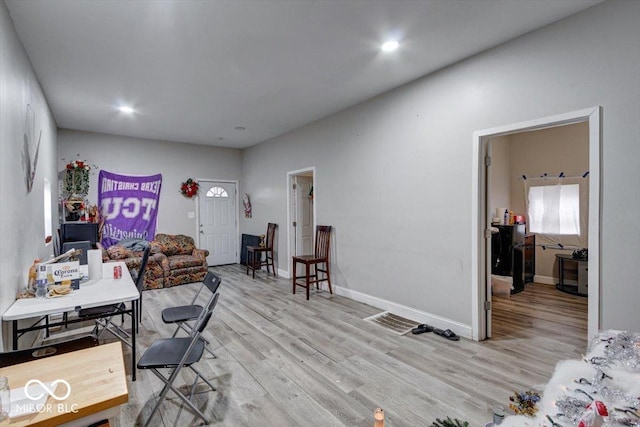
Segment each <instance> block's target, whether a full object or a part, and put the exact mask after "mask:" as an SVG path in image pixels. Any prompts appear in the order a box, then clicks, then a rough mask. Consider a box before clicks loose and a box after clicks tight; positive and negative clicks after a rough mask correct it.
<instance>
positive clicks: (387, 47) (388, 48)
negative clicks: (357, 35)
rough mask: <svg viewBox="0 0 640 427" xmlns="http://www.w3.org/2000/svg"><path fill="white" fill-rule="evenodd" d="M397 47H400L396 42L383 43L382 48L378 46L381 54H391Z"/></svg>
mask: <svg viewBox="0 0 640 427" xmlns="http://www.w3.org/2000/svg"><path fill="white" fill-rule="evenodd" d="M398 47H400V43H398V42H397V41H396V40H389V41H387V42H384V43H383V44H382V46H380V49H381V50H382V51H383V52H393V51H394V50H396V49H397V48H398Z"/></svg>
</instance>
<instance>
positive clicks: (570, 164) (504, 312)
mask: <svg viewBox="0 0 640 427" xmlns="http://www.w3.org/2000/svg"><path fill="white" fill-rule="evenodd" d="M487 153H488V154H489V155H490V158H491V162H490V165H489V166H488V170H489V173H488V180H487V205H488V207H489V211H490V212H491V228H490V230H491V239H490V241H489V244H490V248H491V249H490V251H489V256H490V268H491V279H490V286H491V288H490V289H491V311H490V313H491V318H490V319H488V323H489V321H490V325H491V330H490V332H491V335H490V336H491V339H492V341H496V340H501V341H505V340H513V339H518V340H519V342H520V346H521V347H524V346H525V344H524V343H526V344H527V347H529V346H530V347H532V349H533V348H541V347H543V348H544V346H548V347H553V348H564V351H565V352H566V357H577V356H579V355H580V354H581V352H583V351H584V348H585V347H586V346H587V338H588V337H587V311H588V307H587V302H588V300H587V298H586V297H587V291H586V286H587V283H586V280H583V281H584V282H585V283H582V282H580V283H579V281H578V278H579V277H578V276H579V271H578V267H579V265H582V264H584V265H586V263H578V262H573V260H571V258H572V254H573V252H574V251H579V250H581V249H582V248H586V247H587V245H588V242H587V240H588V219H589V218H588V216H589V215H588V212H589V203H588V202H589V191H588V190H589V172H588V171H589V124H588V122H585V121H583V122H578V123H572V124H566V125H562V126H555V127H550V128H545V129H538V130H533V131H526V132H515V133H511V134H507V135H501V136H496V137H493V138H490V140H489V142H488V145H487ZM580 190H581V191H580ZM505 212H506V213H507V219H506V220H505ZM566 257H569V258H570V260H567V261H566V262H564V261H565V258H566ZM560 264H562V265H563V266H564V267H565V268H564V270H565V274H564V275H563V276H562V277H563V281H562V282H563V285H562V286H559V285H558V283H559V274H558V273H559V267H560ZM585 279H586V278H585ZM578 285H579V286H578ZM532 349H531V350H530V351H533V350H532Z"/></svg>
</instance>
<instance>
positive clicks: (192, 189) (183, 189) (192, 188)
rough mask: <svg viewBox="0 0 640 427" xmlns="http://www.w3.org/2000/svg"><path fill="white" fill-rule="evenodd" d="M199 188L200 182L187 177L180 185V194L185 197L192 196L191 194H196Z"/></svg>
mask: <svg viewBox="0 0 640 427" xmlns="http://www.w3.org/2000/svg"><path fill="white" fill-rule="evenodd" d="M199 188H200V184H198V183H197V182H195V181H194V180H193V179H191V178H189V179H188V180H186V181H185V182H183V183H182V185H181V186H180V193H182V195H183V196H185V197H188V198H192V197H193V196H195V195H197V194H198V189H199Z"/></svg>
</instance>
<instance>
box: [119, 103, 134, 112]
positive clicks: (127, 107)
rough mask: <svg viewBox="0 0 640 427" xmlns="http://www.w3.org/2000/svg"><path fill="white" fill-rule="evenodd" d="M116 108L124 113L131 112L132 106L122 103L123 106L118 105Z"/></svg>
mask: <svg viewBox="0 0 640 427" xmlns="http://www.w3.org/2000/svg"><path fill="white" fill-rule="evenodd" d="M118 110H120V111H121V112H123V113H125V114H131V113H133V108H131V107H129V106H128V105H123V106H121V107H119V108H118Z"/></svg>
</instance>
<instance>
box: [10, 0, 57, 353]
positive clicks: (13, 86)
mask: <svg viewBox="0 0 640 427" xmlns="http://www.w3.org/2000/svg"><path fill="white" fill-rule="evenodd" d="M27 104H29V105H30V106H31V108H32V109H33V111H34V113H35V133H36V135H38V134H39V132H40V130H42V139H41V143H40V144H41V145H40V151H39V155H38V162H37V167H36V175H35V177H34V185H33V189H32V191H31V192H30V193H28V192H27V186H26V180H25V176H26V165H25V164H24V163H23V159H24V153H25V151H24V148H23V146H24V144H23V141H24V140H23V137H24V133H25V116H26V109H27ZM56 150H57V147H56V123H55V121H54V119H53V117H52V115H51V112H50V110H49V106H48V105H47V100H46V99H45V97H44V94H43V92H42V89H41V87H40V83H39V82H38V79H37V78H36V75H35V73H34V71H33V68H32V66H31V62H30V61H29V58H28V57H27V54H26V52H25V51H24V48H23V47H22V43H21V42H20V40H19V39H18V35H17V33H16V31H15V28H14V25H13V21H12V20H11V17H10V15H9V11H8V10H7V6H6V5H5V4H4V2H0V200H2V203H0V236H1V238H0V313H4V311H5V310H6V309H7V308H8V307H9V306H10V305H11V303H12V302H13V301H14V300H15V295H16V294H17V293H18V291H20V290H22V289H24V287H25V286H26V283H27V282H26V281H27V274H28V269H29V266H30V265H31V264H32V263H33V260H34V259H35V258H43V259H46V258H48V257H49V256H50V255H51V254H53V250H52V245H49V246H47V245H45V239H44V196H43V191H44V178H48V179H49V181H50V182H51V183H53V185H52V190H53V192H54V193H53V199H54V200H55V199H57V187H56V185H55V183H56V182H57V175H56V163H55V158H56V155H55V153H56ZM32 156H33V154H32ZM53 210H54V209H52V211H53ZM52 214H54V212H52ZM55 217H56V216H55V215H54V218H55ZM2 330H3V332H4V337H5V340H4V344H7V345H8V344H9V343H8V342H7V341H9V340H8V339H7V338H8V337H9V335H8V325H3V328H2ZM0 335H1V334H0ZM23 341H24V340H23ZM2 348H3V339H2V336H0V350H2Z"/></svg>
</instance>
